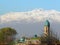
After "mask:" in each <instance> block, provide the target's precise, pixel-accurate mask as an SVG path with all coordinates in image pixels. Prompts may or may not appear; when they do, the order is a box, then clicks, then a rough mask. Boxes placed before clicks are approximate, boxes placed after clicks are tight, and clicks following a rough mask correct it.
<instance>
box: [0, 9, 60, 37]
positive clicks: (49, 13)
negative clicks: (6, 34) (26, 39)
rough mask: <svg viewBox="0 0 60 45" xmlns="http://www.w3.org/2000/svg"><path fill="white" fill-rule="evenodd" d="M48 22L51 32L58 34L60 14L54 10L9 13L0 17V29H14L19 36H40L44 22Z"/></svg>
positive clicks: (59, 31)
mask: <svg viewBox="0 0 60 45" xmlns="http://www.w3.org/2000/svg"><path fill="white" fill-rule="evenodd" d="M46 20H49V22H50V24H51V30H52V31H54V32H55V33H57V35H58V36H59V34H60V12H59V11H56V10H44V9H34V10H32V11H27V12H10V13H6V14H4V15H0V28H2V27H12V28H15V29H16V30H17V32H18V34H19V35H29V36H31V35H34V34H39V35H40V34H42V33H43V30H44V29H43V28H44V22H45V21H46Z"/></svg>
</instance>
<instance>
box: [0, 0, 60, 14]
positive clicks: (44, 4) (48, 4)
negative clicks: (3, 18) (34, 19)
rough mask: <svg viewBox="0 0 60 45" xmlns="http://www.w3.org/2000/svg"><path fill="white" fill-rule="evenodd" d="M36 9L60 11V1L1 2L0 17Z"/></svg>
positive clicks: (27, 0) (5, 0)
mask: <svg viewBox="0 0 60 45" xmlns="http://www.w3.org/2000/svg"><path fill="white" fill-rule="evenodd" d="M35 8H43V9H47V10H50V9H54V10H58V11H60V0H0V15H2V14H5V13H8V12H21V11H28V10H32V9H35Z"/></svg>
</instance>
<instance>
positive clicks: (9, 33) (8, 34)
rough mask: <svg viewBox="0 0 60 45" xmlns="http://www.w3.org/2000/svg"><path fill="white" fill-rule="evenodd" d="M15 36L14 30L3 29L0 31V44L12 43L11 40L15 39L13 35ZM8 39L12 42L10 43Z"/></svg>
mask: <svg viewBox="0 0 60 45" xmlns="http://www.w3.org/2000/svg"><path fill="white" fill-rule="evenodd" d="M16 34H17V32H16V30H15V29H13V28H10V27H5V28H1V29H0V42H2V43H4V42H7V43H11V41H13V38H15V35H16ZM10 38H12V40H11V41H10Z"/></svg>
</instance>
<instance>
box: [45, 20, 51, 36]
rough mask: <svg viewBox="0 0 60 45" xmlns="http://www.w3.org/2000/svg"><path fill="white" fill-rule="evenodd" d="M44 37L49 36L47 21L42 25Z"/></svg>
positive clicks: (48, 23)
mask: <svg viewBox="0 0 60 45" xmlns="http://www.w3.org/2000/svg"><path fill="white" fill-rule="evenodd" d="M44 36H50V22H49V21H48V20H46V22H45V24H44Z"/></svg>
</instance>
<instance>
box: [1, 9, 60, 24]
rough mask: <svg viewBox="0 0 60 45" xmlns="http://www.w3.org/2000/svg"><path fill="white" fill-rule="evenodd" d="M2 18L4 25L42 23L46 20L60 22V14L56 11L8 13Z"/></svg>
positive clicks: (39, 10)
mask: <svg viewBox="0 0 60 45" xmlns="http://www.w3.org/2000/svg"><path fill="white" fill-rule="evenodd" d="M0 17H1V22H2V23H3V22H10V21H26V22H40V21H42V20H45V19H48V20H55V21H58V22H60V20H59V18H60V12H59V11H56V10H43V9H35V10H32V11H27V12H12V13H7V14H4V15H2V16H0Z"/></svg>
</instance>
